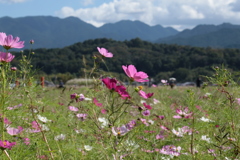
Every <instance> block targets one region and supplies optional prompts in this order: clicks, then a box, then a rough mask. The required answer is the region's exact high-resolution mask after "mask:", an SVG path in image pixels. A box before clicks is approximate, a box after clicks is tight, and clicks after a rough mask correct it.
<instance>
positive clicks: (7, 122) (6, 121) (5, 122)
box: [3, 117, 12, 124]
mask: <svg viewBox="0 0 240 160" xmlns="http://www.w3.org/2000/svg"><path fill="white" fill-rule="evenodd" d="M3 122H4V124H11V123H12V122H10V121H9V120H8V119H7V118H6V117H5V118H4V120H3Z"/></svg>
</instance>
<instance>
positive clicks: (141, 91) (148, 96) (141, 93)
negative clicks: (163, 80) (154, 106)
mask: <svg viewBox="0 0 240 160" xmlns="http://www.w3.org/2000/svg"><path fill="white" fill-rule="evenodd" d="M138 94H139V95H140V96H141V97H143V98H145V99H148V98H151V97H152V96H153V94H154V93H145V92H144V91H143V90H140V91H138Z"/></svg>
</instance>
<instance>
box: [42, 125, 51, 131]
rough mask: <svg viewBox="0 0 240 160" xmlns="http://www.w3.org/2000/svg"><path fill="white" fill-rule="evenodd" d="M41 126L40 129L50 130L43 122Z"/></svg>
mask: <svg viewBox="0 0 240 160" xmlns="http://www.w3.org/2000/svg"><path fill="white" fill-rule="evenodd" d="M41 127H42V131H49V130H50V129H49V128H48V127H47V126H46V125H45V124H41Z"/></svg>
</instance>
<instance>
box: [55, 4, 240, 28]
mask: <svg viewBox="0 0 240 160" xmlns="http://www.w3.org/2000/svg"><path fill="white" fill-rule="evenodd" d="M239 1H240V0H194V1H192V0H161V1H160V0H113V1H111V2H108V3H103V4H101V5H100V6H97V7H92V8H79V9H76V10H74V9H73V8H71V7H63V8H62V9H61V10H60V11H57V12H56V15H57V16H59V17H68V16H76V17H79V18H80V19H82V20H83V21H85V22H88V23H91V24H93V25H95V26H101V25H103V24H105V23H114V22H117V21H120V20H124V19H129V20H140V21H142V22H145V23H147V24H149V25H156V24H160V25H164V26H178V28H183V27H184V26H189V27H190V28H191V26H196V25H198V24H220V23H223V22H231V23H234V24H239V22H240V12H236V10H239V11H240V7H236V6H237V5H238V6H239V3H240V2H239ZM85 2H92V1H91V0H90V1H89V0H88V1H85Z"/></svg>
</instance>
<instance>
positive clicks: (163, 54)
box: [13, 38, 240, 82]
mask: <svg viewBox="0 0 240 160" xmlns="http://www.w3.org/2000/svg"><path fill="white" fill-rule="evenodd" d="M97 47H104V48H106V49H108V50H109V51H110V52H112V53H113V54H114V57H113V58H105V62H106V65H107V67H108V69H109V71H111V72H114V73H121V75H124V74H123V70H122V67H121V66H122V65H129V64H133V65H135V66H136V68H137V69H138V70H139V71H144V72H146V73H148V75H149V76H150V77H151V78H154V80H155V81H156V82H158V81H159V80H160V79H168V78H169V77H176V78H177V80H178V82H184V81H195V79H196V77H197V76H199V75H212V73H213V70H212V67H213V66H221V65H223V64H224V65H225V66H226V67H228V68H230V69H231V70H233V71H234V72H238V71H239V70H240V63H239V62H240V50H239V49H212V48H199V47H190V46H179V45H166V44H153V43H150V42H147V41H142V40H140V39H138V38H136V39H132V40H130V41H123V42H122V41H114V40H111V39H105V38H104V39H95V40H88V41H84V42H83V43H76V44H74V45H71V46H68V47H65V48H61V49H35V50H33V52H34V53H35V54H34V55H32V64H33V67H34V68H35V69H40V70H41V72H39V74H40V73H41V74H43V73H46V74H48V75H54V74H59V73H62V74H63V75H64V74H65V75H71V77H84V76H85V75H84V73H86V71H88V72H89V71H90V70H91V68H92V67H93V61H94V59H93V55H97V56H99V55H100V54H99V53H98V50H97ZM28 53H29V50H25V51H24V54H26V55H27V54H28ZM15 55H16V58H15V61H14V62H13V64H14V65H16V66H17V65H18V63H19V62H18V59H19V56H20V55H21V54H19V53H16V54H15ZM97 61H98V59H97ZM99 64H100V68H101V69H102V70H104V71H107V67H106V66H105V65H104V63H101V61H99ZM115 75H118V74H115ZM121 75H118V76H120V78H122V79H123V78H125V77H126V76H121ZM123 80H124V79H123Z"/></svg>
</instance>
